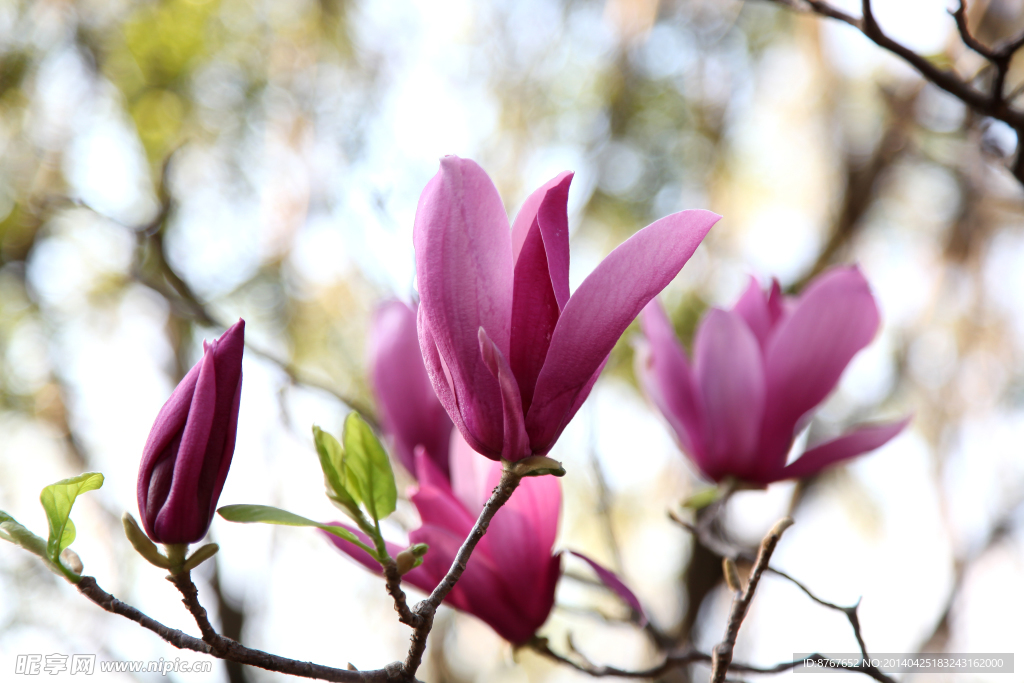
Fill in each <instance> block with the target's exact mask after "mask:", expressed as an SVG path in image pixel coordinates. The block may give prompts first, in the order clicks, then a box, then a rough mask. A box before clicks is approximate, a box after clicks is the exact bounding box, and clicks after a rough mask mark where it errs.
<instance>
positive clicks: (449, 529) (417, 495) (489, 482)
mask: <svg viewBox="0 0 1024 683" xmlns="http://www.w3.org/2000/svg"><path fill="white" fill-rule="evenodd" d="M451 460H452V461H451V474H452V477H451V481H449V480H448V478H447V477H445V476H444V475H442V473H441V472H440V470H439V469H438V468H437V466H436V465H435V464H434V460H433V458H429V457H427V455H426V452H425V450H424V449H423V448H422V447H420V448H418V449H417V452H416V466H417V479H418V481H419V488H418V490H416V491H415V492H414V493H413V495H412V502H413V504H414V505H415V506H416V509H417V510H418V511H419V513H420V518H421V519H422V522H423V523H422V526H420V527H419V528H418V529H416V530H414V531H412V532H410V534H409V542H410V543H426V544H427V545H428V546H429V547H430V549H429V551H428V552H427V554H426V555H425V556H424V558H423V564H422V565H420V566H419V567H417V568H415V569H412V570H411V571H409V572H408V573H406V574H405V575H403V576H402V581H403V583H407V584H410V585H412V586H415V587H416V588H419V589H420V590H422V591H424V592H427V593H429V592H430V591H432V590H433V589H434V587H435V586H436V585H437V584H438V583H440V582H441V579H442V578H444V575H445V574H447V573H448V570H449V569H450V568H451V566H452V562H453V561H454V559H455V555H456V554H457V553H458V550H459V547H460V546H461V545H462V543H463V541H464V540H465V538H466V537H467V536H468V535H469V532H470V529H472V527H473V524H474V522H475V521H476V518H477V516H478V515H479V514H480V511H481V509H483V506H484V504H485V503H486V502H487V498H488V496H490V494H491V491H492V490H493V489H494V487H495V486H497V485H498V481H499V479H500V478H501V468H502V465H501V463H498V462H491V461H488V460H485V459H483V458H481V457H479V456H478V455H477V454H476V453H475V452H473V451H472V450H471V449H470V448H469V446H468V444H466V442H465V441H464V440H463V439H462V438H461V437H460V436H459V435H458V434H453V435H452V446H451ZM561 498H562V494H561V490H560V488H559V482H558V479H556V478H555V477H551V476H541V477H527V478H525V479H523V480H522V481H521V482H520V484H519V487H518V488H517V489H516V491H515V493H514V494H513V495H512V497H511V498H510V499H509V501H508V502H507V503H505V505H503V506H502V507H501V508H500V509H499V510H498V511H497V513H495V515H494V518H493V519H492V520H491V523H490V526H489V527H488V529H487V533H486V534H485V535H484V537H483V538H482V539H481V540H480V543H479V544H478V545H477V546H476V549H475V550H474V551H473V554H472V556H470V558H469V563H468V564H467V565H466V571H465V572H463V574H462V577H461V578H460V579H459V581H458V583H456V584H455V587H454V588H452V590H451V592H450V593H449V594H448V596H447V597H446V598H445V602H446V603H448V604H449V605H451V606H452V607H454V608H456V609H459V610H462V611H464V612H468V613H469V614H472V615H474V616H476V617H478V618H479V619H481V620H482V621H484V622H485V623H487V624H488V625H489V626H490V627H491V628H493V629H494V630H495V631H496V632H497V633H498V635H500V636H501V637H502V638H504V639H505V640H507V641H509V642H510V643H513V644H522V643H525V642H526V641H528V640H529V639H530V638H531V637H532V636H533V634H534V633H535V632H536V631H537V629H538V628H540V626H541V625H542V624H543V623H544V621H545V620H547V617H548V614H549V613H550V612H551V608H552V606H553V605H554V602H555V584H556V583H557V582H558V577H559V576H560V575H561V556H562V553H556V552H552V546H553V545H554V542H555V533H556V532H557V530H558V515H559V507H560V505H561ZM332 524H338V522H333V523H332ZM349 528H350V530H351V531H352V532H353V533H355V534H357V535H358V536H359V537H360V539H361V540H362V541H363V542H364V543H368V542H369V539H368V538H367V537H366V536H365V535H363V534H362V533H360V532H359V531H358V530H356V529H353V528H351V527H349ZM324 535H325V536H326V537H327V538H329V539H330V540H331V541H332V542H333V543H334V544H335V545H336V546H337V547H338V548H339V549H340V550H342V551H343V552H344V553H346V554H347V555H349V556H350V557H352V558H353V559H355V560H357V561H358V562H359V563H360V564H362V565H363V566H365V567H366V568H368V569H370V570H371V571H374V572H376V573H380V571H381V568H380V565H379V564H378V563H377V561H376V560H374V559H373V558H371V557H370V556H369V555H368V554H367V553H365V552H363V551H362V550H361V549H359V548H358V547H356V546H355V545H353V544H351V543H348V542H347V541H344V540H342V539H340V538H338V537H337V536H333V535H331V534H327V533H326V532H325V533H324ZM387 546H388V554H389V555H391V556H392V557H395V556H397V554H398V553H399V552H400V551H401V550H402V546H399V545H396V544H392V543H388V544H387ZM572 554H573V555H576V556H577V557H580V558H581V559H583V560H584V561H586V562H587V563H588V564H590V565H591V567H593V569H594V570H595V572H596V574H597V576H598V578H599V579H600V580H601V581H603V582H604V583H605V585H606V586H607V587H608V588H609V589H610V590H612V591H613V592H615V593H616V594H617V595H619V596H620V597H621V598H622V599H623V600H624V601H625V602H626V603H627V604H628V605H629V606H630V607H631V608H633V609H634V610H635V611H636V612H637V613H638V614H640V615H641V618H642V616H643V611H642V609H641V607H640V603H639V601H638V600H637V599H636V597H635V596H634V595H633V593H632V592H630V591H629V589H628V588H627V587H626V586H625V584H623V583H622V581H621V580H619V578H618V577H617V576H615V574H614V573H612V572H610V571H609V570H607V569H605V568H603V567H601V566H600V565H599V564H597V563H596V562H594V561H593V560H591V559H589V558H587V557H585V556H583V555H581V554H579V553H572Z"/></svg>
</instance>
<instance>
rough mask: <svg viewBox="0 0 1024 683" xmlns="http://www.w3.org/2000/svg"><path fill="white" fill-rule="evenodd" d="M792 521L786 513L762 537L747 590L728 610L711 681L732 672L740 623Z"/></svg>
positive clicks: (722, 679)
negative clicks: (731, 667) (730, 667)
mask: <svg viewBox="0 0 1024 683" xmlns="http://www.w3.org/2000/svg"><path fill="white" fill-rule="evenodd" d="M792 525H793V520H792V518H790V517H785V518H783V519H781V520H779V521H778V522H776V523H775V526H773V527H772V528H771V531H769V532H768V535H767V536H765V537H764V540H763V541H761V548H760V550H759V551H758V553H757V560H756V561H755V562H754V568H753V570H752V571H751V572H750V580H749V581H748V583H747V588H746V590H744V591H742V592H740V593H737V594H736V596H735V598H734V599H733V602H732V610H731V611H730V613H729V622H728V624H727V625H726V627H725V638H723V639H722V642H720V643H719V644H718V645H716V646H715V649H714V651H713V653H712V660H711V683H724V682H725V677H726V676H727V675H728V673H729V665H730V664H731V663H732V653H733V648H734V647H735V646H736V637H737V636H738V635H739V633H740V626H741V625H742V624H743V619H744V618H745V617H746V616H747V610H749V609H750V603H751V601H752V600H753V599H754V591H755V590H757V584H758V582H759V581H760V580H761V575H762V574H764V571H765V569H767V568H768V560H770V559H771V557H772V553H773V552H775V546H777V545H778V544H779V539H781V538H782V534H783V532H785V531H786V529H788V528H789V527H791V526H792Z"/></svg>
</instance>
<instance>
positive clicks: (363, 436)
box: [342, 412, 398, 522]
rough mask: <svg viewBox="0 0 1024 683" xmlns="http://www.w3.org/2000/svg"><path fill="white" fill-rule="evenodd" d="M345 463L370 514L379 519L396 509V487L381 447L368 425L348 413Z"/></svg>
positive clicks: (353, 484)
mask: <svg viewBox="0 0 1024 683" xmlns="http://www.w3.org/2000/svg"><path fill="white" fill-rule="evenodd" d="M342 439H343V441H344V442H345V465H346V470H347V474H348V477H349V484H350V486H351V488H352V489H354V492H355V493H357V494H358V496H359V498H360V500H362V502H363V505H364V506H365V507H366V511H367V512H368V513H370V517H372V518H373V520H374V521H375V522H378V521H380V520H382V519H384V518H385V517H387V516H388V515H390V514H391V513H392V512H394V511H395V503H396V501H397V500H398V488H397V487H396V486H395V473H394V472H392V471H391V462H390V461H389V460H388V454H387V453H386V452H385V451H384V447H383V446H382V445H381V443H380V441H379V440H378V439H377V437H376V435H374V433H373V430H371V429H370V425H368V424H366V422H364V421H363V418H361V417H359V413H356V412H351V413H349V414H348V417H347V418H345V432H344V434H343V435H342Z"/></svg>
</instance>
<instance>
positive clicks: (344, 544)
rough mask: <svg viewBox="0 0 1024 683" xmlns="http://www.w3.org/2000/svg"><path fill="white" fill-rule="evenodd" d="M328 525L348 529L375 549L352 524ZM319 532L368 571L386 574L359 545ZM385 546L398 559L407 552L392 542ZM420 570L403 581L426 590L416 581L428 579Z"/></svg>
mask: <svg viewBox="0 0 1024 683" xmlns="http://www.w3.org/2000/svg"><path fill="white" fill-rule="evenodd" d="M327 524H329V525H331V526H340V527H344V528H346V529H348V530H349V531H351V532H352V533H353V534H355V535H356V538H358V539H359V540H360V541H362V542H363V543H365V544H366V545H368V546H370V547H371V548H372V547H373V540H372V539H371V538H370V537H369V536H367V535H366V534H364V533H363V532H362V531H360V530H359V529H357V528H356V527H354V526H352V525H351V524H347V523H345V522H339V521H333V522H327ZM317 531H318V532H319V533H321V534H322V535H323V536H324V538H326V539H327V540H329V541H330V542H331V543H333V544H334V547H336V548H337V549H338V550H340V551H341V552H343V553H345V554H346V555H348V556H349V557H351V558H352V559H353V560H355V561H356V562H358V563H359V564H361V565H363V566H364V567H366V568H367V569H369V570H370V571H371V572H374V573H375V574H381V575H383V574H384V571H383V570H382V569H381V566H380V562H378V561H377V560H375V559H373V558H372V557H370V554H369V553H368V552H366V551H365V550H363V549H362V548H360V547H359V546H357V545H355V544H353V543H349V542H348V541H346V540H345V539H343V538H339V537H337V536H335V535H334V534H332V533H330V532H328V531H324V530H323V529H317ZM384 545H385V546H386V547H387V550H388V555H390V556H391V557H396V556H397V555H398V553H400V552H402V551H403V550H405V548H404V547H403V546H400V545H398V544H397V543H391V542H390V541H385V542H384ZM419 569H420V568H419V567H417V568H416V569H413V570H412V571H410V572H409V573H407V574H405V575H403V576H402V581H408V582H409V583H411V584H412V585H414V586H416V587H418V588H421V589H424V588H423V586H420V585H419V584H418V583H417V582H416V581H415V579H416V578H424V579H425V578H426V577H424V576H422V574H423V572H420V571H419ZM434 585H436V584H434ZM431 588H433V586H430V587H429V588H425V589H424V590H427V591H429V590H430V589H431Z"/></svg>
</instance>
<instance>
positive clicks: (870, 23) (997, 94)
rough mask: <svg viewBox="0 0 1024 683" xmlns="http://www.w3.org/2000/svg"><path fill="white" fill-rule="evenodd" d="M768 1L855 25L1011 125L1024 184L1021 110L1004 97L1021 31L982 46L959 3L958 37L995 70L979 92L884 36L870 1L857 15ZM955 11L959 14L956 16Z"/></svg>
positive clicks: (1016, 170) (819, 3)
mask: <svg viewBox="0 0 1024 683" xmlns="http://www.w3.org/2000/svg"><path fill="white" fill-rule="evenodd" d="M769 2H774V3H776V4H779V5H782V6H784V7H788V8H790V9H793V10H797V11H810V12H811V13H813V14H816V15H818V16H822V17H827V18H829V19H834V20H836V21H841V22H843V23H844V24H848V25H850V26H852V27H854V28H855V29H857V30H858V31H860V32H861V33H862V34H864V36H866V37H867V38H868V39H869V40H871V41H872V42H873V43H875V44H876V45H878V46H879V47H881V48H882V49H884V50H887V51H889V52H891V53H893V54H894V55H896V56H898V57H900V58H901V59H903V61H905V62H907V63H908V64H910V65H911V66H912V67H914V68H915V69H917V71H918V72H919V73H920V74H921V75H922V76H923V77H924V78H925V79H926V80H928V81H930V82H932V83H933V84H935V85H936V86H938V87H939V88H942V89H943V90H945V91H946V92H948V93H949V94H951V95H953V96H954V97H956V98H957V99H959V100H960V101H961V102H963V103H964V104H966V105H967V106H969V107H970V108H971V109H973V110H974V111H975V112H977V113H978V114H981V115H982V116H988V117H991V118H994V119H997V120H999V121H1002V122H1003V123H1005V124H1007V125H1008V126H1010V127H1011V128H1013V129H1014V130H1015V131H1016V132H1017V137H1018V143H1017V156H1016V159H1015V160H1014V162H1013V164H1012V166H1011V169H1010V170H1011V172H1012V173H1013V175H1014V177H1016V178H1017V180H1018V181H1019V182H1020V183H1022V184H1024V144H1022V142H1021V141H1024V111H1021V110H1018V109H1014V108H1013V107H1012V106H1010V102H1009V101H1008V100H1007V99H1006V98H1005V97H1003V88H1004V83H1005V80H1006V74H1007V72H1008V71H1009V66H1010V62H1011V60H1012V59H1013V55H1014V54H1015V53H1016V52H1017V51H1018V50H1019V49H1020V48H1021V47H1024V34H1021V35H1020V36H1017V37H1015V38H1013V39H1011V40H1009V41H1007V42H1006V43H1005V44H1003V45H1001V46H999V47H997V48H987V47H985V46H984V45H982V44H981V43H980V42H978V41H977V40H976V39H975V38H974V37H973V36H972V35H971V33H970V31H969V30H968V29H967V23H966V21H967V20H966V17H964V16H963V15H964V12H965V11H966V10H965V8H964V7H963V3H962V2H961V4H960V7H958V8H957V10H956V11H955V12H954V19H956V21H957V28H958V29H959V30H960V34H961V37H964V36H965V35H966V36H969V37H970V42H967V40H968V39H967V38H964V42H965V44H967V46H968V47H969V48H971V49H972V50H974V51H975V52H978V53H979V54H981V55H982V56H984V57H985V58H986V59H988V60H989V61H990V62H991V63H992V65H993V66H994V67H995V69H996V75H995V78H994V79H993V83H992V88H991V90H990V91H989V92H981V91H979V90H977V89H976V88H974V87H973V86H972V85H971V84H970V82H968V81H966V80H964V79H963V78H961V77H960V76H959V75H958V74H957V73H956V72H954V71H949V70H946V69H941V68H939V67H938V66H936V65H935V64H932V63H931V62H930V61H928V59H927V58H926V57H924V56H922V55H919V54H917V53H916V52H914V51H913V50H911V49H910V48H908V47H907V46H906V45H903V44H902V43H899V42H897V41H895V40H893V39H892V38H890V37H889V36H888V35H886V33H885V32H884V31H883V30H882V28H881V26H879V25H878V22H877V21H876V20H875V16H874V13H873V12H872V9H871V0H862V1H861V16H860V17H859V18H858V17H855V16H853V15H850V14H847V13H846V12H843V11H842V10H840V9H838V8H837V7H835V6H833V5H831V4H830V3H828V2H825V1H824V0H804V2H803V3H800V2H798V0H769ZM957 14H959V15H960V16H959V17H958V16H957Z"/></svg>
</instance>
